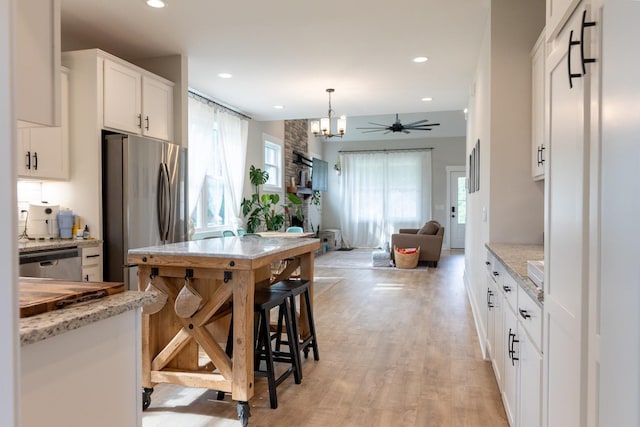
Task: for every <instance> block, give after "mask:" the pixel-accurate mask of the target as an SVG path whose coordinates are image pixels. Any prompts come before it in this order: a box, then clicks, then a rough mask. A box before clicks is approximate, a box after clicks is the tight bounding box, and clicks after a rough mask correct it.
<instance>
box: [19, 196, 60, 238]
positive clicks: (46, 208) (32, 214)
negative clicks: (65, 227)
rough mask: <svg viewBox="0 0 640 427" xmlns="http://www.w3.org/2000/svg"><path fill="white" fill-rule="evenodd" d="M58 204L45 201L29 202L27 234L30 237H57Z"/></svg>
mask: <svg viewBox="0 0 640 427" xmlns="http://www.w3.org/2000/svg"><path fill="white" fill-rule="evenodd" d="M59 211H60V206H58V205H52V204H49V203H47V202H33V203H29V216H28V217H27V235H28V236H29V238H30V239H38V240H44V239H54V238H56V237H58V212H59Z"/></svg>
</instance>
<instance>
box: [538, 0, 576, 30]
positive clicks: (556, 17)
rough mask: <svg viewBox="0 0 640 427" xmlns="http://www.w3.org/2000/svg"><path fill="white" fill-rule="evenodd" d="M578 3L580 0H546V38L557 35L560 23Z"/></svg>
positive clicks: (564, 20) (565, 19)
mask: <svg viewBox="0 0 640 427" xmlns="http://www.w3.org/2000/svg"><path fill="white" fill-rule="evenodd" d="M578 3H580V0H547V7H546V14H547V19H546V28H547V40H551V39H552V38H555V37H556V36H557V35H558V32H559V31H560V29H561V28H562V25H563V24H564V23H565V22H566V21H567V18H568V17H569V16H570V15H571V12H572V11H573V10H574V9H575V7H576V6H577V5H578Z"/></svg>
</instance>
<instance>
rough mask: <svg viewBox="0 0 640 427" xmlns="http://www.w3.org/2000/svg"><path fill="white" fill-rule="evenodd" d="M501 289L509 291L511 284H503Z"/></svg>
mask: <svg viewBox="0 0 640 427" xmlns="http://www.w3.org/2000/svg"><path fill="white" fill-rule="evenodd" d="M502 289H504V291H505V292H511V286H507V285H504V286H502Z"/></svg>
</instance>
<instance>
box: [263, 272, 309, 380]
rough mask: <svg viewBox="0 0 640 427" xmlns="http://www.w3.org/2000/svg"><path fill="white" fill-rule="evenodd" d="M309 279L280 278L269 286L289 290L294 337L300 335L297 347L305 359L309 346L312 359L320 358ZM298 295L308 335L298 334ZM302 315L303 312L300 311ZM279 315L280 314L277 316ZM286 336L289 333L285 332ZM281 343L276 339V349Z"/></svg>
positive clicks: (307, 355)
mask: <svg viewBox="0 0 640 427" xmlns="http://www.w3.org/2000/svg"><path fill="white" fill-rule="evenodd" d="M310 287H311V281H310V280H300V279H288V280H282V281H280V282H277V283H274V284H273V285H271V286H270V287H269V289H270V290H274V291H275V290H277V291H289V292H291V296H290V297H289V305H290V306H291V312H292V313H293V316H294V321H293V324H294V327H295V330H294V335H293V336H294V337H300V341H298V348H299V350H300V351H302V352H304V357H305V359H306V358H307V357H309V348H311V349H313V359H314V360H320V353H319V351H318V340H317V337H316V327H315V323H314V320H313V307H312V306H311V294H310ZM298 295H300V298H304V301H305V305H306V313H304V314H305V315H306V316H307V323H308V325H309V332H310V334H309V336H308V337H306V338H303V337H302V336H300V330H299V325H298V321H297V316H296V301H295V297H296V296H298ZM300 315H301V316H302V315H303V313H300ZM279 317H281V316H279ZM280 321H281V319H280V318H279V319H278V325H279V326H278V328H280ZM287 337H289V335H288V334H287ZM281 343H286V342H284V341H282V340H281V341H276V349H278V345H279V344H281ZM300 378H302V370H301V371H300Z"/></svg>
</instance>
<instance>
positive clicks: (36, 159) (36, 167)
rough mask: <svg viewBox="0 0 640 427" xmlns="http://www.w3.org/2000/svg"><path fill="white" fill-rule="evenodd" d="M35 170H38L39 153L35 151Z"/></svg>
mask: <svg viewBox="0 0 640 427" xmlns="http://www.w3.org/2000/svg"><path fill="white" fill-rule="evenodd" d="M33 170H34V171H37V170H38V153H37V152H35V151H34V152H33Z"/></svg>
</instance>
